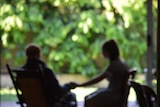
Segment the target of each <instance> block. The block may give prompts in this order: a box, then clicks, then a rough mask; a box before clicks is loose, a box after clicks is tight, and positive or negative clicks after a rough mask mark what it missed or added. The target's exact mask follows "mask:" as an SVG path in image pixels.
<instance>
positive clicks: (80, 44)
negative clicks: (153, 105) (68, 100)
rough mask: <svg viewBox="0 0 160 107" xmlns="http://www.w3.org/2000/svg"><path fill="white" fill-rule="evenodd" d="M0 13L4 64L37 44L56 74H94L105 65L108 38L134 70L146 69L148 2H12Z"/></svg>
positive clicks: (17, 59)
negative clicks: (26, 48)
mask: <svg viewBox="0 0 160 107" xmlns="http://www.w3.org/2000/svg"><path fill="white" fill-rule="evenodd" d="M154 2H156V1H154ZM155 7H156V6H155ZM156 8H157V7H156ZM156 8H154V11H156V10H155V9H156ZM0 11H1V13H0V17H1V21H0V33H1V39H2V46H3V50H2V54H3V55H4V59H3V60H5V61H11V60H12V61H13V63H14V66H19V65H20V64H22V63H24V61H25V54H24V49H25V46H26V45H27V44H28V43H31V42H34V43H37V44H38V45H40V46H41V47H42V54H43V59H44V60H45V62H47V64H48V66H49V67H51V68H52V69H54V70H55V71H56V72H57V73H78V74H83V75H87V76H93V75H95V74H97V73H98V72H100V71H102V70H103V69H104V67H105V66H106V65H105V64H106V63H104V59H103V58H102V57H101V44H102V43H103V42H104V41H105V40H109V39H115V40H116V41H117V42H118V44H119V47H120V50H121V57H122V58H123V59H125V60H126V62H127V63H128V64H129V66H130V67H137V68H139V69H140V70H142V68H144V67H145V66H146V62H145V53H146V37H145V36H146V33H145V32H146V29H147V28H146V8H145V0H132V1H130V0H124V2H119V1H117V0H110V1H109V0H88V1H86V0H10V1H4V3H3V4H2V6H1V7H0ZM155 23H156V22H155Z"/></svg>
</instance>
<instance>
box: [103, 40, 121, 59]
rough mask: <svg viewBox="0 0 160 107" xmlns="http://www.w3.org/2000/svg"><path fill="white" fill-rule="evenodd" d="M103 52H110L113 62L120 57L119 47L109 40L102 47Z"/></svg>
mask: <svg viewBox="0 0 160 107" xmlns="http://www.w3.org/2000/svg"><path fill="white" fill-rule="evenodd" d="M102 50H103V51H108V53H109V57H110V59H111V60H114V59H117V58H118V57H119V49H118V45H117V43H116V42H115V41H114V40H109V41H107V42H105V43H104V44H103V45H102Z"/></svg>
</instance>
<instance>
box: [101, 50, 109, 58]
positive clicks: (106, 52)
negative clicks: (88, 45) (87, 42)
mask: <svg viewBox="0 0 160 107" xmlns="http://www.w3.org/2000/svg"><path fill="white" fill-rule="evenodd" d="M102 54H103V56H104V57H105V58H106V59H109V53H108V51H104V50H103V52H102Z"/></svg>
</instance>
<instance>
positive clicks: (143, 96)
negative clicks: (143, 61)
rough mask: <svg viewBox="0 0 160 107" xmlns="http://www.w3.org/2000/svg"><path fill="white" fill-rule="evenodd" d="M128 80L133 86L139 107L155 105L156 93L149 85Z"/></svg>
mask: <svg viewBox="0 0 160 107" xmlns="http://www.w3.org/2000/svg"><path fill="white" fill-rule="evenodd" d="M130 82H131V87H133V89H134V90H135V92H136V96H137V101H138V103H139V106H140V107H157V100H156V94H155V92H154V91H153V90H152V89H151V88H150V87H148V86H145V85H141V84H139V83H137V82H135V81H130Z"/></svg>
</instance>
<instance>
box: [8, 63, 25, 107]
mask: <svg viewBox="0 0 160 107" xmlns="http://www.w3.org/2000/svg"><path fill="white" fill-rule="evenodd" d="M6 67H7V70H8V73H9V76H10V78H11V80H12V83H13V86H14V88H15V90H16V94H17V97H18V100H19V101H18V102H17V103H18V104H20V106H21V107H25V101H24V98H23V96H22V92H21V91H20V89H19V86H18V84H17V78H16V74H15V73H14V72H12V70H11V68H10V66H9V64H6Z"/></svg>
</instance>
